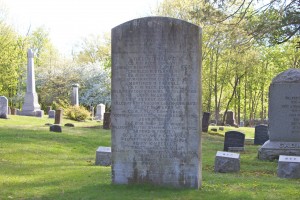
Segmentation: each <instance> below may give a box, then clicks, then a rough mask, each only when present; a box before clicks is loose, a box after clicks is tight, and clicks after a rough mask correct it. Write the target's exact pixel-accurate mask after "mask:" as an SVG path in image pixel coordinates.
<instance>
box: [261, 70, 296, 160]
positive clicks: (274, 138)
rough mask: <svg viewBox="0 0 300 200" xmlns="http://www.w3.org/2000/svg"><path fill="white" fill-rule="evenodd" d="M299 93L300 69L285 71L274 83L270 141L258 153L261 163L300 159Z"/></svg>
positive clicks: (270, 108)
mask: <svg viewBox="0 0 300 200" xmlns="http://www.w3.org/2000/svg"><path fill="white" fill-rule="evenodd" d="M299 91H300V69H289V70H286V71H284V72H282V73H281V74H279V75H277V76H276V77H275V78H274V79H273V81H272V83H271V85H270V88H269V116H268V118H269V122H268V123H269V140H268V141H267V142H266V143H264V145H263V146H262V147H261V148H260V149H259V152H258V158H259V159H262V160H273V159H278V157H279V155H298V156H300V119H299V116H300V94H299Z"/></svg>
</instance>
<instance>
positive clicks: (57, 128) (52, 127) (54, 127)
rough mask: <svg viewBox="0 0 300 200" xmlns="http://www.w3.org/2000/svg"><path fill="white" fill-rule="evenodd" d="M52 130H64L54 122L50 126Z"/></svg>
mask: <svg viewBox="0 0 300 200" xmlns="http://www.w3.org/2000/svg"><path fill="white" fill-rule="evenodd" d="M50 131H51V132H62V129H61V126H60V125H58V124H54V125H52V126H50Z"/></svg>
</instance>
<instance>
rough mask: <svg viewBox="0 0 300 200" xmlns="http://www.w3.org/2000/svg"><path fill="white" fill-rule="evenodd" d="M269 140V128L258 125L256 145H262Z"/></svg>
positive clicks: (256, 128) (255, 135)
mask: <svg viewBox="0 0 300 200" xmlns="http://www.w3.org/2000/svg"><path fill="white" fill-rule="evenodd" d="M268 140H269V134H268V126H266V125H257V126H255V134H254V144H255V145H262V144H264V143H265V142H266V141H268Z"/></svg>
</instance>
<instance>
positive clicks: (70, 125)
mask: <svg viewBox="0 0 300 200" xmlns="http://www.w3.org/2000/svg"><path fill="white" fill-rule="evenodd" d="M65 126H67V127H75V125H74V124H72V123H66V124H65Z"/></svg>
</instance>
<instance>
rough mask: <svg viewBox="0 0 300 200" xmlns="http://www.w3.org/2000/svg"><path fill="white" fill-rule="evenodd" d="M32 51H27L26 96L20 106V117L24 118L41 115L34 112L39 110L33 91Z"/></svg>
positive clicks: (34, 91)
mask: <svg viewBox="0 0 300 200" xmlns="http://www.w3.org/2000/svg"><path fill="white" fill-rule="evenodd" d="M34 74H35V73H34V51H33V49H28V51H27V80H26V87H27V90H26V94H25V99H24V104H23V106H22V111H21V115H24V116H40V114H41V113H36V111H40V110H41V106H40V105H39V103H38V95H37V93H36V89H35V75H34Z"/></svg>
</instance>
